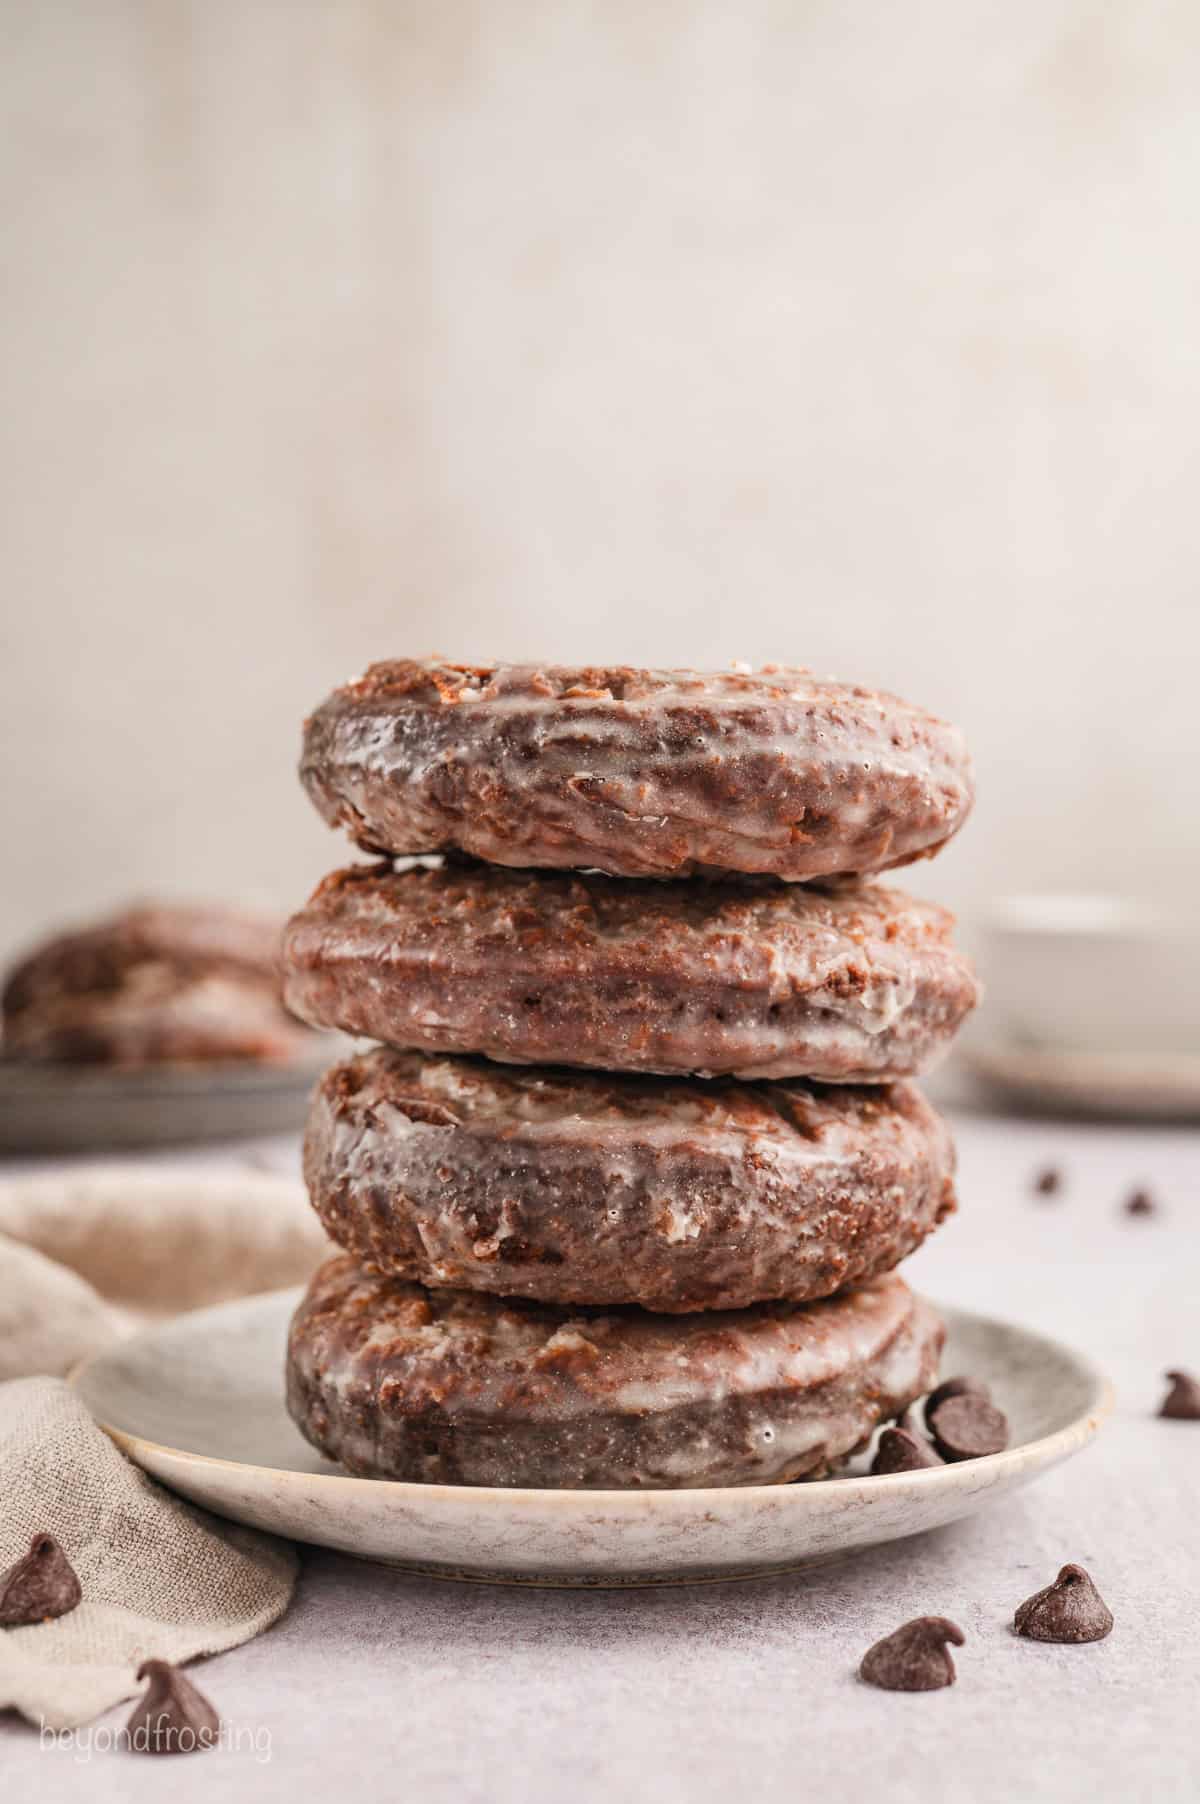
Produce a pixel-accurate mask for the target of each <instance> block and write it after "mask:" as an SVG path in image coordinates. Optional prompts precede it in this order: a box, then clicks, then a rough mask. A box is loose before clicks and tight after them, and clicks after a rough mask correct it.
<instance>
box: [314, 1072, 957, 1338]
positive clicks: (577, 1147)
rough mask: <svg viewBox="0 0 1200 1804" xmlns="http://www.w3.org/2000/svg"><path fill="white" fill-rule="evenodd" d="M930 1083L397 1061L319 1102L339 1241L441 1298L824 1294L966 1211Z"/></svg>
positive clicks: (324, 1188) (648, 1303)
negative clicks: (757, 1079) (464, 1294)
mask: <svg viewBox="0 0 1200 1804" xmlns="http://www.w3.org/2000/svg"><path fill="white" fill-rule="evenodd" d="M953 1171H954V1152H953V1146H952V1143H951V1139H950V1135H949V1133H948V1132H947V1130H946V1128H945V1126H944V1124H943V1123H942V1121H941V1120H940V1118H939V1117H938V1116H937V1115H936V1114H935V1112H934V1111H933V1110H932V1109H931V1108H930V1106H929V1104H928V1103H927V1102H926V1101H925V1099H924V1098H923V1097H922V1096H921V1094H920V1092H919V1091H918V1090H916V1089H915V1088H914V1087H913V1086H912V1085H911V1084H904V1083H900V1084H894V1085H878V1086H873V1087H861V1088H859V1087H852V1086H835V1087H830V1088H820V1087H814V1086H812V1085H809V1084H804V1083H800V1082H796V1081H790V1082H781V1083H773V1084H754V1085H752V1084H744V1083H737V1082H730V1081H722V1080H717V1081H715V1082H712V1083H705V1082H703V1081H701V1080H699V1079H695V1078H675V1079H664V1078H648V1077H641V1078H639V1077H627V1076H607V1075H606V1076H601V1075H598V1074H594V1073H583V1072H577V1071H565V1070H547V1069H544V1068H540V1067H535V1068H530V1067H524V1068H517V1067H512V1066H509V1067H503V1066H499V1065H494V1064H490V1063H487V1062H485V1061H482V1060H475V1059H455V1058H426V1057H424V1056H422V1055H421V1054H419V1053H400V1052H389V1051H386V1050H383V1049H382V1048H381V1049H377V1050H376V1051H374V1052H371V1053H369V1054H367V1055H366V1056H365V1057H362V1058H357V1059H348V1060H345V1061H343V1062H342V1063H340V1064H337V1065H334V1066H333V1067H332V1068H331V1069H330V1070H329V1071H328V1072H327V1073H326V1075H325V1077H324V1079H323V1080H322V1082H321V1084H320V1085H319V1086H318V1088H317V1091H316V1094H315V1095H314V1098H313V1102H312V1108H311V1111H310V1115H309V1122H308V1132H307V1135H306V1137H305V1146H304V1174H305V1179H306V1181H307V1183H308V1188H309V1194H310V1196H311V1198H312V1201H313V1205H314V1207H315V1208H316V1211H317V1214H318V1215H319V1216H320V1218H321V1221H322V1223H323V1225H324V1227H325V1228H326V1230H327V1232H328V1233H329V1234H330V1235H331V1236H332V1238H333V1239H334V1240H335V1241H336V1242H337V1243H338V1244H339V1245H340V1246H342V1247H344V1248H346V1249H347V1251H349V1252H351V1253H353V1254H354V1255H355V1256H356V1257H357V1258H359V1259H360V1260H362V1261H364V1262H365V1263H367V1264H369V1265H371V1266H372V1267H374V1268H376V1269H379V1270H382V1271H385V1272H388V1273H390V1274H392V1275H394V1276H398V1277H405V1278H413V1279H416V1280H418V1281H419V1282H421V1283H423V1284H427V1285H432V1286H435V1287H438V1288H443V1287H450V1288H462V1289H471V1290H484V1291H489V1292H492V1293H495V1294H497V1295H504V1296H522V1297H531V1298H536V1299H539V1300H541V1301H544V1302H550V1303H567V1304H592V1305H612V1304H622V1305H623V1304H630V1303H635V1304H640V1305H641V1306H642V1307H643V1308H645V1309H649V1310H655V1311H662V1312H668V1313H672V1312H684V1311H691V1310H702V1309H741V1308H745V1307H746V1306H747V1305H749V1304H752V1303H756V1302H760V1301H763V1300H766V1299H769V1298H789V1299H791V1300H792V1301H796V1302H804V1301H808V1300H811V1299H813V1298H816V1297H824V1296H828V1295H830V1294H831V1293H832V1292H833V1291H835V1290H840V1289H841V1288H843V1287H844V1286H846V1285H851V1284H859V1283H862V1282H863V1281H864V1280H865V1279H867V1278H870V1277H873V1276H875V1275H876V1274H877V1273H879V1272H883V1271H889V1270H890V1269H891V1268H892V1267H893V1266H894V1265H897V1264H898V1263H899V1262H900V1260H902V1259H904V1258H906V1257H907V1256H908V1254H909V1253H911V1252H913V1251H914V1250H915V1248H916V1247H918V1246H919V1245H920V1244H921V1242H922V1241H923V1240H924V1238H925V1236H926V1235H927V1234H928V1233H930V1231H931V1230H932V1229H933V1228H934V1227H936V1226H937V1224H938V1222H940V1221H941V1220H942V1219H943V1218H944V1217H945V1216H946V1215H947V1214H949V1213H950V1212H951V1211H952V1209H953V1208H954V1186H953Z"/></svg>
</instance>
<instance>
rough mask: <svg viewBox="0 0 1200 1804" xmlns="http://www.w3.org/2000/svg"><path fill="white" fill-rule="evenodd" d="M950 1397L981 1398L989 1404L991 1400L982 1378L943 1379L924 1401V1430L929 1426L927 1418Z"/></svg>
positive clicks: (989, 1392)
mask: <svg viewBox="0 0 1200 1804" xmlns="http://www.w3.org/2000/svg"><path fill="white" fill-rule="evenodd" d="M950 1397H982V1398H983V1400H984V1402H985V1403H990V1402H991V1400H992V1393H991V1391H990V1390H989V1389H988V1387H987V1385H986V1384H985V1383H984V1382H983V1380H982V1378H969V1377H959V1378H945V1379H943V1381H942V1383H941V1384H939V1385H938V1387H937V1389H936V1390H935V1391H930V1393H929V1395H928V1397H926V1399H925V1426H926V1428H928V1426H929V1418H930V1416H932V1414H933V1412H934V1410H935V1409H940V1408H941V1406H942V1404H943V1403H945V1402H946V1401H947V1399H948V1398H950Z"/></svg>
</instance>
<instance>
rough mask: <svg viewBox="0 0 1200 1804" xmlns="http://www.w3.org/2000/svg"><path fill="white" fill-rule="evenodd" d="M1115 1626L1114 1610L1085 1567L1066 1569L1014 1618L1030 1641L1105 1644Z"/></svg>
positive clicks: (1016, 1624)
mask: <svg viewBox="0 0 1200 1804" xmlns="http://www.w3.org/2000/svg"><path fill="white" fill-rule="evenodd" d="M1112 1625H1113V1619H1112V1611H1111V1610H1110V1609H1109V1607H1108V1605H1107V1604H1106V1603H1105V1601H1104V1599H1103V1598H1102V1597H1101V1595H1100V1593H1099V1592H1098V1591H1097V1589H1096V1587H1095V1585H1093V1583H1092V1581H1091V1579H1090V1578H1089V1576H1088V1574H1087V1573H1086V1572H1085V1571H1084V1570H1083V1567H1082V1566H1064V1567H1063V1569H1062V1571H1061V1572H1060V1573H1059V1575H1058V1577H1057V1578H1056V1579H1055V1581H1054V1583H1053V1584H1052V1585H1047V1586H1046V1588H1045V1590H1044V1591H1035V1592H1034V1594H1033V1596H1032V1597H1027V1598H1026V1599H1025V1602H1024V1603H1023V1604H1021V1605H1020V1607H1019V1608H1018V1610H1017V1613H1016V1615H1015V1616H1014V1617H1013V1628H1014V1629H1015V1630H1016V1631H1017V1634H1018V1635H1024V1636H1026V1638H1027V1639H1028V1640H1030V1641H1067V1642H1072V1641H1103V1639H1104V1637H1105V1636H1106V1635H1107V1634H1110V1633H1111V1631H1112Z"/></svg>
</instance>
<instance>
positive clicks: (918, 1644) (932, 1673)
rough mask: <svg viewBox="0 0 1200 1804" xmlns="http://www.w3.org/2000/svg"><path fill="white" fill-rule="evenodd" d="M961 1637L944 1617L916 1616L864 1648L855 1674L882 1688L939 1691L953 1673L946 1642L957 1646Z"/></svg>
mask: <svg viewBox="0 0 1200 1804" xmlns="http://www.w3.org/2000/svg"><path fill="white" fill-rule="evenodd" d="M965 1639H966V1637H965V1636H964V1634H963V1632H962V1630H961V1629H960V1628H959V1626H958V1624H957V1623H955V1622H950V1621H949V1620H948V1618H947V1617H945V1616H918V1617H916V1619H915V1620H914V1621H912V1622H906V1623H905V1624H904V1627H903V1628H900V1629H897V1630H896V1631H895V1633H894V1634H892V1635H885V1636H884V1638H883V1640H882V1641H877V1642H876V1643H875V1645H874V1647H869V1648H868V1649H867V1651H866V1653H865V1654H864V1655H863V1658H862V1665H861V1666H860V1667H859V1669H858V1673H859V1677H860V1678H862V1679H865V1680H866V1682H867V1684H868V1685H879V1686H881V1687H882V1689H883V1690H884V1691H940V1690H941V1688H942V1686H943V1685H953V1683H954V1680H955V1676H956V1675H955V1671H954V1661H953V1660H952V1659H951V1658H950V1651H949V1649H948V1648H947V1646H946V1643H947V1642H948V1641H952V1642H953V1643H954V1645H955V1647H961V1646H962V1644H963V1642H964V1640H965Z"/></svg>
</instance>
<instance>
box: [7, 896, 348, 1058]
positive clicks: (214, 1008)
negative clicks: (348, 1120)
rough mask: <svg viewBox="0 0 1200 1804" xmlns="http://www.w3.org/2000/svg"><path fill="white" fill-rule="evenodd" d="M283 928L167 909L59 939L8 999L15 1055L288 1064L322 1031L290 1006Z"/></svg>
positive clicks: (216, 911) (36, 954)
mask: <svg viewBox="0 0 1200 1804" xmlns="http://www.w3.org/2000/svg"><path fill="white" fill-rule="evenodd" d="M279 934H280V923H279V922H278V921H274V920H269V919H268V920H264V919H262V918H260V917H258V916H255V915H248V914H243V913H241V912H239V911H236V910H233V909H226V908H218V907H202V906H196V905H185V904H178V903H158V904H151V905H147V906H144V907H139V908H131V909H128V910H126V911H125V912H124V913H123V914H119V915H116V916H114V917H113V918H112V919H111V920H107V921H102V922H100V923H98V924H97V925H95V926H92V927H85V928H81V929H78V930H76V931H74V932H70V933H64V934H60V935H58V936H57V937H56V938H54V939H51V940H48V941H46V942H45V943H44V944H43V945H41V946H39V947H37V948H36V949H35V950H34V951H33V952H32V953H30V954H29V956H28V957H26V958H25V959H23V960H22V961H21V962H20V963H19V964H18V965H16V966H14V968H13V970H12V971H11V972H10V974H9V977H8V980H7V982H6V984H5V986H4V991H3V995H2V997H0V1017H2V1020H3V1048H4V1054H5V1056H6V1057H8V1058H14V1059H28V1060H35V1061H39V1062H54V1061H62V1062H64V1063H90V1064H95V1063H105V1064H113V1065H122V1066H134V1065H150V1064H157V1063H160V1062H168V1061H181V1062H182V1061H190V1060H207V1059H235V1060H241V1059H262V1060H277V1059H278V1060H284V1059H290V1058H294V1057H296V1056H297V1055H299V1054H303V1053H305V1052H307V1051H308V1049H309V1047H310V1046H311V1044H312V1035H311V1033H310V1032H309V1031H308V1029H307V1028H305V1027H303V1026H302V1025H301V1023H300V1022H299V1021H297V1020H296V1019H295V1018H294V1016H292V1015H290V1014H289V1013H288V1012H287V1010H286V1009H285V1008H284V1006H283V998H282V995H281V992H280V971H279Z"/></svg>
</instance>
